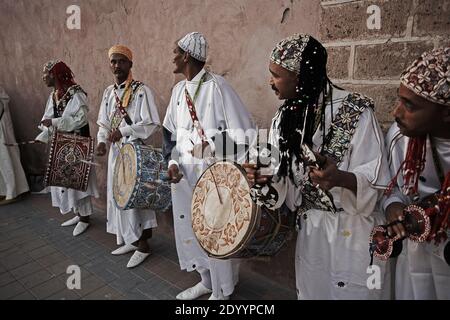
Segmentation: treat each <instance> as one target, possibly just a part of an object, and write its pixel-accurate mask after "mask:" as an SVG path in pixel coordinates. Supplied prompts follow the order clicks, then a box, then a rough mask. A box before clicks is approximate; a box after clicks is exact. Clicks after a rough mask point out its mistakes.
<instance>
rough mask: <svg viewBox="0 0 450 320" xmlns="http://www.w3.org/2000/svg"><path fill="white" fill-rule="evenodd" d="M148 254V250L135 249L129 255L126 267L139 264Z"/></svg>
mask: <svg viewBox="0 0 450 320" xmlns="http://www.w3.org/2000/svg"><path fill="white" fill-rule="evenodd" d="M149 255H150V252H148V253H145V252H140V251H137V250H136V251H135V252H134V253H133V255H132V256H131V258H130V260H129V261H128V264H127V268H134V267H136V266H138V265H140V264H141V263H142V262H144V260H145V258H147V257H148V256H149Z"/></svg>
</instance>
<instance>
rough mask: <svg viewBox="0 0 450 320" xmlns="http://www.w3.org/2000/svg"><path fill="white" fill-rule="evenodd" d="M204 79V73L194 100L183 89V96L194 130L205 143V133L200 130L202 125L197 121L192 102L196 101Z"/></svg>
mask: <svg viewBox="0 0 450 320" xmlns="http://www.w3.org/2000/svg"><path fill="white" fill-rule="evenodd" d="M205 78H206V72H205V73H204V74H203V76H202V77H201V79H200V82H199V83H198V86H197V89H196V90H195V94H194V99H192V98H191V95H190V94H189V92H188V90H187V88H186V87H185V88H184V95H185V96H186V102H187V105H188V110H189V114H190V115H191V118H192V122H193V124H194V127H195V129H196V130H197V133H198V135H199V136H200V139H202V141H206V140H207V138H206V135H205V131H204V130H203V128H202V125H201V124H200V121H199V120H198V116H197V112H196V111H195V105H194V101H195V100H196V99H197V96H198V93H199V92H200V87H201V86H202V84H203V82H204V81H205Z"/></svg>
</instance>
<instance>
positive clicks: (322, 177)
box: [309, 153, 357, 195]
mask: <svg viewBox="0 0 450 320" xmlns="http://www.w3.org/2000/svg"><path fill="white" fill-rule="evenodd" d="M315 155H316V157H317V163H318V164H319V167H320V169H318V168H316V167H313V166H310V169H311V172H310V173H309V177H310V178H311V181H312V183H313V184H314V185H315V186H319V187H320V189H322V190H325V191H329V190H330V189H332V188H334V187H342V188H346V189H349V190H350V191H352V192H353V193H354V194H355V195H356V193H357V181H356V176H355V175H354V174H353V173H351V172H347V171H342V170H339V169H338V167H337V165H336V162H335V161H334V160H332V159H331V158H329V157H325V156H322V155H319V154H316V153H315Z"/></svg>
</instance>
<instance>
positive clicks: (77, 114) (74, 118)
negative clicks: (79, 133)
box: [35, 91, 99, 214]
mask: <svg viewBox="0 0 450 320" xmlns="http://www.w3.org/2000/svg"><path fill="white" fill-rule="evenodd" d="M87 114H88V105H87V96H86V94H85V93H83V92H80V91H78V92H76V93H75V94H74V95H73V96H72V98H71V99H70V100H69V102H67V105H66V108H65V109H64V112H63V114H62V116H61V117H59V118H55V117H54V113H53V99H52V94H50V96H49V98H48V100H47V105H46V107H45V112H44V116H43V117H42V120H44V119H52V125H51V126H50V127H45V126H43V125H39V129H41V130H42V132H41V133H40V134H39V135H38V136H37V137H36V139H35V140H39V141H41V142H44V143H49V140H50V139H51V133H52V130H54V129H56V130H58V131H60V132H72V131H74V130H79V129H81V128H82V127H84V126H85V125H86V124H87V123H88V117H87ZM46 190H47V191H50V192H51V195H52V205H53V206H54V207H59V210H60V212H61V213H62V214H66V213H68V212H70V211H71V210H75V211H76V210H77V208H78V202H79V201H80V200H82V199H84V198H86V197H89V196H94V197H95V198H98V196H99V195H98V189H97V178H96V174H95V168H93V167H91V171H90V174H89V182H88V188H87V190H86V191H84V192H83V191H79V190H74V189H67V188H61V187H49V188H47V189H46Z"/></svg>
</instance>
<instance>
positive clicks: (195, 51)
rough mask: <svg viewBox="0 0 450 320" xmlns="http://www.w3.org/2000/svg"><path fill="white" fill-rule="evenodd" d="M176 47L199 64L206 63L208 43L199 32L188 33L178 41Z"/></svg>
mask: <svg viewBox="0 0 450 320" xmlns="http://www.w3.org/2000/svg"><path fill="white" fill-rule="evenodd" d="M178 46H179V47H180V48H181V49H183V50H184V51H186V52H187V53H189V55H190V56H191V57H193V58H194V59H197V60H198V61H201V62H205V61H206V58H207V49H208V42H207V41H206V38H205V37H204V36H203V35H202V34H201V33H200V32H191V33H188V34H187V35H185V36H184V37H183V38H182V39H181V40H180V41H178Z"/></svg>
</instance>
